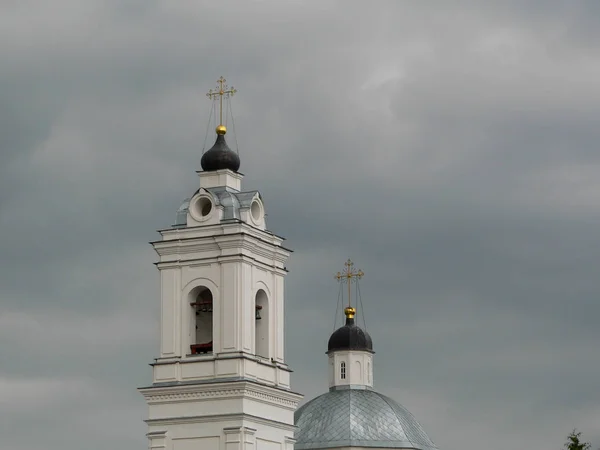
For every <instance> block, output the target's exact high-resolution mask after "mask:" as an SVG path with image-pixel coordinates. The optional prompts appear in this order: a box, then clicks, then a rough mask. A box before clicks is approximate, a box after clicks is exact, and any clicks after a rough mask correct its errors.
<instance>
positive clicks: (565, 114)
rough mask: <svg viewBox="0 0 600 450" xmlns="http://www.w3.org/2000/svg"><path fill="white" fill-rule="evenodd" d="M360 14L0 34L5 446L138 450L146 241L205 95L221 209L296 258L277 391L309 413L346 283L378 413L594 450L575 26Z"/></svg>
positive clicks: (149, 22) (457, 441) (5, 28)
mask: <svg viewBox="0 0 600 450" xmlns="http://www.w3.org/2000/svg"><path fill="white" fill-rule="evenodd" d="M377 5H378V6H377V8H373V7H369V6H367V5H366V4H365V3H361V2H350V1H344V2H330V3H319V4H317V3H315V4H308V3H306V2H292V1H290V2H285V3H284V2H271V1H252V2H228V3H227V2H226V3H223V2H221V3H217V4H213V3H209V2H200V3H195V2H175V3H173V2H171V3H161V2H148V1H127V2H122V1H120V2H116V1H113V2H92V1H90V2H80V1H74V0H61V1H60V2H58V3H56V2H54V3H53V4H48V5H35V7H34V4H33V2H26V1H25V2H18V3H17V2H13V3H7V4H6V5H4V6H2V7H0V8H1V9H2V10H1V14H0V54H1V55H2V59H3V70H2V71H1V72H0V119H1V120H0V132H1V133H0V144H1V147H0V163H1V165H0V188H1V189H0V224H1V226H2V228H1V229H2V231H3V235H4V238H3V239H2V240H1V241H0V258H1V259H0V264H2V270H1V271H0V293H1V296H2V300H3V302H2V310H1V313H2V315H1V316H0V325H1V326H0V337H1V339H2V342H5V343H6V344H5V345H4V346H2V349H1V351H0V358H1V360H2V365H1V366H2V370H1V371H0V393H1V395H2V398H3V399H4V400H5V402H4V403H3V404H6V405H7V408H6V409H5V408H2V417H3V420H1V421H0V423H1V424H2V425H0V430H2V435H3V439H8V441H6V442H5V444H6V445H7V446H9V447H10V448H12V449H16V450H21V449H31V448H38V447H39V446H40V445H41V443H42V442H44V445H46V447H47V448H50V449H54V448H61V449H71V448H72V449H79V448H81V443H82V442H85V446H86V448H91V449H93V448H94V445H95V444H94V443H93V442H102V441H101V440H100V433H103V430H105V429H106V427H108V428H110V429H112V430H113V431H114V435H115V439H118V440H119V442H120V443H122V444H123V446H124V447H125V446H127V447H128V448H140V449H141V448H145V445H146V444H145V437H144V433H145V429H144V424H143V423H142V422H141V420H142V419H143V418H144V414H145V408H144V405H143V400H142V399H141V398H139V397H140V396H139V395H138V394H137V392H135V391H134V387H135V386H139V385H144V384H147V383H148V382H149V376H150V375H149V373H150V372H149V369H148V367H147V366H146V364H147V363H148V362H150V361H151V360H152V358H153V357H154V356H155V355H156V350H157V346H158V343H157V340H158V337H157V333H158V328H157V317H158V313H159V309H158V280H157V274H156V272H155V269H154V268H153V266H152V262H153V261H154V258H155V257H154V255H153V252H152V250H151V249H150V248H149V246H148V245H147V242H148V241H149V240H153V239H155V234H154V230H155V229H157V228H163V227H165V226H168V225H170V224H171V223H172V222H173V220H174V213H175V211H176V210H177V208H178V206H179V204H180V202H181V201H182V200H183V199H184V198H185V197H187V196H189V195H190V194H191V193H192V192H193V191H194V190H195V189H196V186H197V179H196V175H195V173H194V170H195V169H196V168H197V167H198V165H199V159H200V155H201V150H202V146H203V142H204V138H205V130H206V123H207V120H208V113H209V109H210V105H209V104H207V103H206V99H205V97H204V92H205V91H207V90H208V89H210V88H212V87H214V82H215V80H216V79H217V78H218V77H219V76H220V75H222V74H223V75H225V76H226V77H227V78H228V81H229V82H230V84H233V85H234V86H236V87H237V88H238V89H239V93H238V95H237V96H236V97H235V99H234V101H233V107H234V112H235V119H236V122H235V125H236V134H237V142H238V144H239V149H240V155H241V158H242V171H243V172H244V173H245V174H246V178H245V180H244V186H245V187H246V188H248V189H253V188H256V189H260V190H261V192H262V194H263V195H264V198H265V201H266V208H267V212H268V214H269V217H268V221H269V227H270V228H271V229H272V230H273V231H274V232H276V233H278V234H282V235H284V236H285V237H286V238H288V245H289V246H291V247H292V248H293V249H294V250H295V253H294V254H293V256H292V258H291V260H290V263H289V268H290V269H291V272H290V275H289V277H288V279H287V313H288V316H287V336H286V337H287V342H286V344H287V349H288V353H287V359H288V361H289V363H290V364H291V366H292V368H294V369H295V370H296V372H295V373H294V375H293V376H294V378H293V383H294V388H295V389H296V390H299V391H301V392H303V393H305V394H306V395H307V398H310V397H312V396H314V395H316V394H318V393H321V392H323V391H324V390H325V389H326V376H327V373H326V360H325V356H324V355H323V351H324V350H325V345H326V341H327V338H328V336H329V333H330V332H331V331H332V328H333V326H334V313H335V306H336V299H337V295H338V288H337V286H336V284H335V282H334V280H333V276H332V275H333V273H335V272H336V271H337V270H339V269H340V268H341V267H340V266H341V265H342V263H343V261H344V260H345V259H346V258H347V257H348V256H350V257H352V258H353V259H354V260H355V261H356V263H357V265H359V266H360V267H362V269H363V270H365V272H366V273H367V276H366V277H365V279H364V280H363V282H362V283H361V290H362V295H363V303H364V308H361V311H362V312H363V313H364V314H363V316H364V317H362V318H365V319H366V324H367V328H368V329H369V330H370V332H371V334H372V335H373V338H374V342H375V349H376V351H377V355H376V358H377V365H376V372H375V378H376V383H377V387H378V388H379V389H380V390H382V391H383V392H386V393H389V394H391V395H393V396H394V397H395V398H396V399H397V400H399V401H401V402H402V403H404V404H405V405H406V406H407V407H408V408H409V409H410V410H411V411H413V412H414V413H415V415H416V416H417V418H418V419H420V421H421V422H422V423H423V425H424V427H425V429H426V430H427V431H428V432H429V434H430V435H431V437H432V438H433V439H434V441H435V442H436V443H437V444H438V445H439V446H440V448H442V449H458V448H466V449H471V448H473V449H474V448H479V447H481V446H482V445H485V447H486V448H492V449H493V448H504V447H505V445H506V439H507V438H508V439H510V440H511V441H514V442H520V443H522V444H523V445H527V446H528V447H529V448H532V449H537V448H539V449H542V448H550V447H552V446H555V447H557V446H560V445H561V444H562V442H563V440H564V436H565V434H566V433H568V432H569V431H570V430H571V428H573V427H575V426H577V427H578V428H580V429H581V430H582V431H583V432H584V436H585V437H586V439H588V440H591V441H592V442H593V443H594V445H596V446H597V445H598V442H600V435H599V434H598V428H597V423H598V421H600V407H599V406H598V405H599V404H600V398H599V397H598V394H597V392H596V391H597V389H596V383H595V380H596V379H597V378H598V373H599V372H600V366H599V365H598V362H597V358H596V359H595V358H594V348H595V347H594V345H595V344H596V342H597V341H598V339H599V338H600V336H599V332H598V328H597V326H596V325H597V320H598V317H599V316H600V309H599V307H598V302H597V301H596V299H597V298H598V297H599V288H598V285H597V282H596V278H597V276H596V273H595V272H596V271H595V268H596V267H598V265H599V263H600V252H599V251H598V249H597V245H595V243H596V242H598V241H599V237H600V236H599V233H600V232H599V231H597V229H598V227H597V225H596V223H597V219H598V216H599V215H600V214H599V213H600V210H599V208H598V198H600V182H598V181H597V180H599V179H600V177H598V175H599V174H600V161H599V160H598V156H597V155H598V154H597V151H596V147H597V142H598V141H599V138H600V132H599V131H598V129H597V126H596V124H595V117H597V116H598V112H599V110H600V95H599V94H598V92H600V91H599V90H598V81H597V80H598V75H599V73H598V72H599V71H598V67H599V66H598V60H599V58H600V48H599V47H598V39H597V37H598V29H599V27H598V19H597V17H598V14H597V12H598V11H597V10H598V6H597V2H592V1H588V2H584V1H582V2H577V3H575V4H573V3H570V4H565V3H564V2H558V1H551V2H544V4H543V7H542V6H541V4H540V3H539V2H527V1H525V2H523V1H519V2H517V1H511V2H494V3H493V4H490V3H487V4H485V5H483V4H482V3H481V2H474V1H461V2H452V4H451V5H450V4H448V3H447V2H437V4H433V3H428V4H427V5H423V4H421V3H417V2H412V4H408V3H406V2H383V1H381V2H378V3H377ZM230 129H231V127H230ZM228 139H229V142H230V144H231V145H232V146H233V145H234V142H235V140H234V136H233V135H230V134H229V133H228ZM211 140H212V136H210V135H209V138H208V143H207V145H211V142H210V141H211ZM362 318H361V320H362ZM339 322H340V318H339V317H337V323H338V324H339ZM307 323H310V324H313V325H312V326H313V327H314V330H313V331H312V333H310V334H309V335H308V336H307V334H306V332H305V328H306V324H307ZM41 342H43V345H40V343H41ZM314 349H317V351H315V350H314ZM318 349H322V350H323V351H321V350H318ZM24 355H26V356H27V357H23V356H24ZM62 391H64V392H65V393H64V395H60V394H59V393H60V392H62ZM32 392H33V393H39V394H36V395H32V394H31V393H32ZM59 407H60V419H61V420H59V419H58V418H57V417H56V414H55V415H52V414H49V413H48V412H47V411H48V410H55V411H56V410H57V408H59ZM117 410H119V411H122V412H121V413H119V414H115V411H117ZM98 423H102V424H103V425H102V426H98ZM31 424H35V426H34V427H33V429H35V430H36V432H35V433H32V432H31V431H30V430H31V429H32V427H31ZM66 424H71V425H66ZM8 430H10V433H9V432H8ZM73 430H78V431H73ZM507 430H508V431H507ZM5 436H8V437H7V438H5ZM465 436H470V438H469V441H468V442H465ZM95 437H97V439H96V438H95ZM136 446H137V447H136Z"/></svg>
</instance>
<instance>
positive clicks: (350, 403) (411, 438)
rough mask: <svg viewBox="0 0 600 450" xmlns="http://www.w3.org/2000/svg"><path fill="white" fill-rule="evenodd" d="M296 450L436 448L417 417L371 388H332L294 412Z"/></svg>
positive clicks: (421, 449)
mask: <svg viewBox="0 0 600 450" xmlns="http://www.w3.org/2000/svg"><path fill="white" fill-rule="evenodd" d="M295 422H296V426H297V427H298V430H297V431H296V433H295V438H296V444H295V446H294V447H295V449H296V450H305V449H321V448H332V447H350V446H356V447H378V448H382V447H384V448H410V449H418V450H437V447H436V446H435V444H434V443H433V442H432V441H431V440H430V439H429V437H428V436H427V434H425V431H423V428H421V425H419V423H418V422H417V421H416V419H415V418H414V416H413V415H412V414H411V413H410V412H409V411H408V410H407V409H406V408H404V407H403V406H402V405H400V404H398V403H396V402H395V401H394V400H392V399H391V398H389V397H386V396H385V395H382V394H379V393H378V392H375V391H373V390H370V389H337V390H331V391H329V392H327V393H325V394H323V395H320V396H319V397H317V398H315V399H313V400H311V401H310V402H308V403H306V404H305V405H303V406H302V407H301V408H300V409H298V411H296V414H295Z"/></svg>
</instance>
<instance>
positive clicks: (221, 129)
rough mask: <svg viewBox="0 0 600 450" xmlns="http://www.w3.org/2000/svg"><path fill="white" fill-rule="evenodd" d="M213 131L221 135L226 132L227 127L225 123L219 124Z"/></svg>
mask: <svg viewBox="0 0 600 450" xmlns="http://www.w3.org/2000/svg"><path fill="white" fill-rule="evenodd" d="M215 131H216V132H217V134H218V135H220V136H221V135H223V134H225V133H227V127H226V126H225V125H219V126H218V127H217V129H216V130H215Z"/></svg>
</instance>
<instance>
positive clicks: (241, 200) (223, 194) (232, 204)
mask: <svg viewBox="0 0 600 450" xmlns="http://www.w3.org/2000/svg"><path fill="white" fill-rule="evenodd" d="M204 190H206V191H208V192H209V193H210V194H211V196H212V198H213V200H214V202H215V205H216V206H221V207H223V217H222V220H223V221H225V220H232V219H240V210H241V209H248V208H250V205H251V204H252V200H254V198H255V197H258V198H260V193H259V192H258V191H248V192H239V191H236V190H234V189H231V188H228V187H225V186H223V187H212V188H205V189H204ZM196 193H198V191H196ZM194 195H196V194H194ZM190 200H191V198H186V199H185V200H184V201H183V203H182V204H181V206H180V207H179V209H178V210H177V219H176V222H175V226H185V225H186V224H187V213H188V209H189V207H190Z"/></svg>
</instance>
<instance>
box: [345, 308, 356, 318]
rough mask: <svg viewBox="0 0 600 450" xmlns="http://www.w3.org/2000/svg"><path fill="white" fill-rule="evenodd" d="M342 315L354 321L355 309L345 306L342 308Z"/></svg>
mask: <svg viewBox="0 0 600 450" xmlns="http://www.w3.org/2000/svg"><path fill="white" fill-rule="evenodd" d="M344 314H346V317H347V318H348V319H354V316H355V315H356V308H353V307H352V306H346V307H345V308H344Z"/></svg>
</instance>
